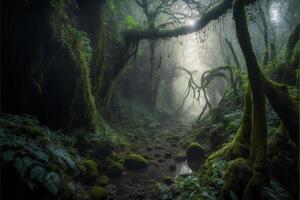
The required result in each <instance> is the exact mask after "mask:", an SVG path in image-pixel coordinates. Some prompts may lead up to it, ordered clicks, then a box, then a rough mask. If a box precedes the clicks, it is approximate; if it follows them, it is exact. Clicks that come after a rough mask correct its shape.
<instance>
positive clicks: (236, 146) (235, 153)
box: [208, 86, 252, 161]
mask: <svg viewBox="0 0 300 200" xmlns="http://www.w3.org/2000/svg"><path fill="white" fill-rule="evenodd" d="M244 102H245V103H244V116H243V119H242V121H241V125H240V128H239V129H238V131H237V133H236V136H235V137H234V139H233V140H232V141H231V142H230V143H228V144H226V145H225V146H223V147H222V148H221V149H219V150H218V151H216V152H215V153H213V154H212V155H211V156H210V157H209V158H208V161H213V160H215V159H219V158H221V159H225V160H228V161H229V160H233V159H235V158H238V157H242V158H248V156H249V146H250V136H251V126H252V119H251V117H252V100H251V91H250V87H249V86H248V87H247V89H246V92H245V95H244Z"/></svg>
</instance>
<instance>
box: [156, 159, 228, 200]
mask: <svg viewBox="0 0 300 200" xmlns="http://www.w3.org/2000/svg"><path fill="white" fill-rule="evenodd" d="M227 165H228V164H227V162H226V161H224V160H216V161H215V162H213V163H210V164H209V165H208V164H206V165H205V166H203V168H202V169H201V170H200V171H199V172H198V174H197V175H195V176H188V177H179V178H177V179H176V182H175V188H173V190H170V188H167V187H161V198H162V199H163V200H171V199H172V200H174V199H176V200H185V199H189V200H211V199H217V193H218V191H219V189H220V188H221V186H222V185H223V179H222V177H223V174H224V172H225V169H226V167H227Z"/></svg>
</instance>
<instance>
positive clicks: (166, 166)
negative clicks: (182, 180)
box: [106, 121, 192, 200]
mask: <svg viewBox="0 0 300 200" xmlns="http://www.w3.org/2000/svg"><path fill="white" fill-rule="evenodd" d="M188 129H189V127H188V126H186V125H183V124H180V123H178V122H173V121H169V122H166V123H164V124H149V125H146V126H144V128H141V127H139V128H137V127H131V128H128V127H126V131H130V136H131V137H130V142H131V144H132V147H131V151H132V152H133V153H139V154H141V155H143V156H144V157H145V158H146V159H147V160H148V161H149V163H150V164H149V166H148V168H147V169H144V170H140V171H125V172H123V175H122V177H121V178H117V179H112V180H111V184H110V185H108V186H107V187H106V188H107V190H108V192H109V193H110V195H109V198H108V199H111V200H112V199H114V200H127V199H128V200H129V199H130V200H141V199H145V200H153V199H158V191H157V184H158V183H161V184H164V178H165V177H166V176H169V177H171V178H175V177H176V176H179V175H182V174H190V173H192V171H191V170H190V169H189V167H188V165H187V164H186V161H185V156H184V155H185V150H186V148H187V146H188V144H189V141H190V140H191V138H189V136H188V135H187V131H188ZM123 130H124V129H123Z"/></svg>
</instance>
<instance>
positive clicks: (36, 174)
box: [30, 165, 46, 182]
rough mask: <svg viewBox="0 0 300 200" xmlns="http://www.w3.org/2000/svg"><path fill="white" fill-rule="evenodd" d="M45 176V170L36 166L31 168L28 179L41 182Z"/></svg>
mask: <svg viewBox="0 0 300 200" xmlns="http://www.w3.org/2000/svg"><path fill="white" fill-rule="evenodd" d="M45 174H46V170H45V168H43V167H41V166H38V165H37V166H35V167H33V168H32V170H31V173H30V178H31V179H36V180H38V181H39V182H43V178H44V176H45Z"/></svg>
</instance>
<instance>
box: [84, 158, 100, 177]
mask: <svg viewBox="0 0 300 200" xmlns="http://www.w3.org/2000/svg"><path fill="white" fill-rule="evenodd" d="M83 166H84V168H85V174H84V179H85V180H87V181H90V180H93V179H96V177H97V176H98V170H97V165H96V163H95V162H94V161H93V160H88V159H85V160H84V161H83Z"/></svg>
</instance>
